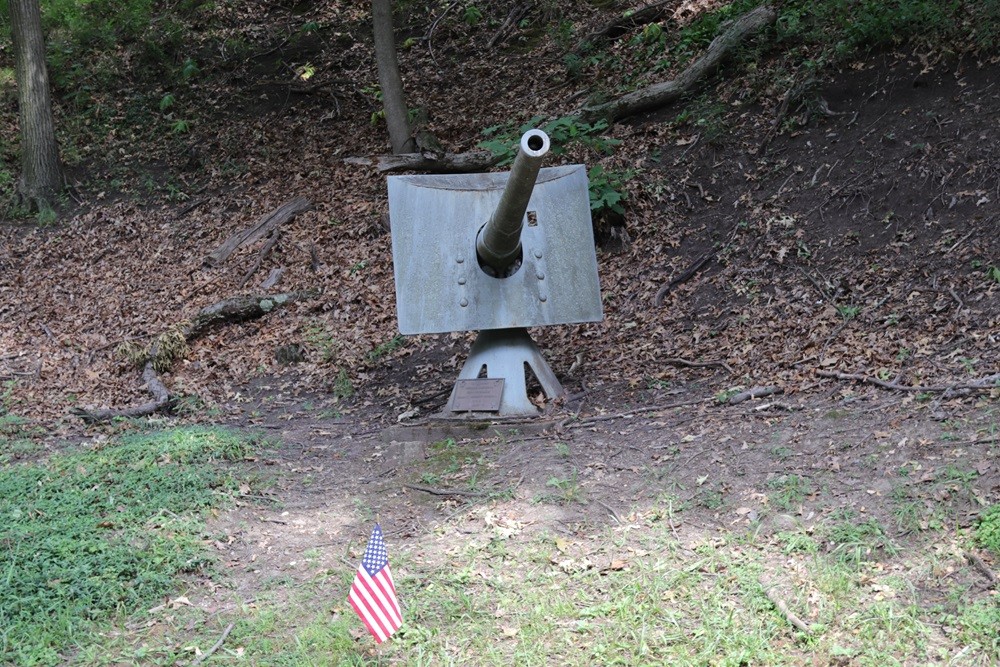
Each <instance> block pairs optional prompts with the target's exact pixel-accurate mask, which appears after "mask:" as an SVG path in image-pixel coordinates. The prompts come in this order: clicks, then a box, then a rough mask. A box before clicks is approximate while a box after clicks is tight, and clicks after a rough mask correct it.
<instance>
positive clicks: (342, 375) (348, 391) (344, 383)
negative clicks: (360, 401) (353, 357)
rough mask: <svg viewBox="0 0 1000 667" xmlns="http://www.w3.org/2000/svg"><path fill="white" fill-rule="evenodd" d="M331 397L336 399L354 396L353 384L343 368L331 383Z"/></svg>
mask: <svg viewBox="0 0 1000 667" xmlns="http://www.w3.org/2000/svg"><path fill="white" fill-rule="evenodd" d="M333 395H334V396H335V397H337V398H350V397H351V396H354V383H353V382H351V377H350V376H349V375H348V374H347V371H346V370H344V369H343V368H342V369H340V372H339V373H337V379H336V380H334V381H333Z"/></svg>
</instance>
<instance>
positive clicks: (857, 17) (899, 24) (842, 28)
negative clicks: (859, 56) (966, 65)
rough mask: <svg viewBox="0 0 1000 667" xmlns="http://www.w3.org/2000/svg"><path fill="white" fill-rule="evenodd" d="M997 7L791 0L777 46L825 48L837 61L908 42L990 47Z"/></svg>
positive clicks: (951, 1)
mask: <svg viewBox="0 0 1000 667" xmlns="http://www.w3.org/2000/svg"><path fill="white" fill-rule="evenodd" d="M998 23H1000V5H998V3H996V2H986V3H972V2H962V1H960V0H944V1H943V2H942V1H940V0H860V1H858V0H823V1H822V2H812V1H809V0H792V1H791V2H787V3H785V5H784V6H783V7H782V8H781V10H780V12H779V16H778V22H777V25H776V31H777V36H778V40H779V42H787V41H792V42H802V43H807V44H820V45H823V46H824V51H825V56H824V57H825V58H828V59H833V60H836V59H838V58H842V57H845V56H848V55H850V54H853V53H855V52H857V51H865V50H869V49H879V48H891V47H895V46H899V45H902V44H904V43H907V42H910V41H919V42H925V43H926V42H929V43H944V42H948V41H952V40H962V42H965V43H962V44H957V45H958V46H960V47H962V48H967V47H968V45H970V44H971V45H976V46H980V47H990V46H993V45H995V44H996V43H997V35H998Z"/></svg>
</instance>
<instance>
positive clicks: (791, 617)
mask: <svg viewBox="0 0 1000 667" xmlns="http://www.w3.org/2000/svg"><path fill="white" fill-rule="evenodd" d="M757 582H758V583H759V584H760V587H761V588H762V589H764V595H766V596H767V599H768V600H770V601H771V604H773V605H774V606H775V607H776V608H777V610H778V611H780V612H781V613H782V614H783V615H784V617H785V619H786V620H787V621H788V622H789V623H791V624H792V625H794V626H795V627H796V628H798V629H799V630H801V631H802V632H804V633H806V634H810V633H811V631H810V629H809V626H808V625H806V622H805V621H803V620H802V619H801V618H799V617H798V616H796V615H795V614H793V613H792V610H791V609H789V608H788V605H787V604H785V601H784V600H782V599H781V598H779V597H778V595H777V593H775V592H774V586H773V585H770V584H767V583H765V581H764V580H763V579H758V580H757Z"/></svg>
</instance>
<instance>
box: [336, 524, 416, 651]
mask: <svg viewBox="0 0 1000 667" xmlns="http://www.w3.org/2000/svg"><path fill="white" fill-rule="evenodd" d="M347 601H348V602H350V603H351V606H352V607H354V611H355V612H357V614H358V616H359V617H360V618H361V620H362V621H363V622H364V624H365V627H366V628H368V632H370V633H372V637H374V638H375V642H376V643H378V644H381V643H382V642H384V641H385V640H386V639H388V638H389V636H390V635H392V633H394V632H395V631H396V630H398V629H399V628H400V626H401V625H403V615H402V614H401V613H400V611H399V601H398V600H397V599H396V586H395V584H394V583H393V582H392V571H391V570H390V569H389V555H388V553H387V552H386V549H385V542H384V541H383V540H382V528H381V527H380V526H379V525H378V524H375V529H374V530H372V536H371V539H369V540H368V546H367V548H366V549H365V555H364V556H363V557H362V558H361V565H359V566H358V572H357V574H355V575H354V583H353V584H352V585H351V592H350V594H349V595H348V596H347Z"/></svg>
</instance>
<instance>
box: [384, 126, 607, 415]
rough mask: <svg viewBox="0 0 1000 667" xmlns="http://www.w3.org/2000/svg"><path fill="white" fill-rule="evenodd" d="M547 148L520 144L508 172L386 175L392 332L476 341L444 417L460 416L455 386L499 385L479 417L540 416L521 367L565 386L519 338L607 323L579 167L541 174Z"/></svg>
mask: <svg viewBox="0 0 1000 667" xmlns="http://www.w3.org/2000/svg"><path fill="white" fill-rule="evenodd" d="M547 150H548V137H547V136H545V134H544V133H543V132H540V131H538V130H533V131H531V132H529V133H526V134H525V135H524V137H522V140H521V151H520V152H519V154H518V157H517V159H516V160H515V162H514V166H513V169H512V171H511V172H510V173H503V174H462V175H431V176H391V177H389V179H388V186H389V212H390V220H391V226H392V255H393V265H394V270H395V279H396V308H397V314H398V319H399V330H400V332H401V333H404V334H427V333H444V332H451V331H480V332H482V333H481V334H480V336H479V338H478V339H477V341H476V344H475V345H474V346H473V349H472V351H471V353H470V356H469V360H468V361H467V363H466V366H465V367H464V368H463V370H462V372H461V374H460V375H459V385H456V390H455V391H453V393H452V399H451V400H450V401H449V403H448V407H447V408H446V409H445V412H446V413H447V412H460V411H463V410H473V411H476V410H483V409H484V408H482V407H480V408H475V407H472V408H463V407H462V406H463V405H464V404H465V403H464V402H463V401H462V400H460V399H461V396H460V395H459V394H460V392H459V390H458V386H460V384H461V383H462V382H463V381H465V382H466V383H467V384H469V383H471V382H472V381H473V380H475V379H477V378H482V377H483V376H484V375H485V377H486V378H492V379H497V378H500V379H503V380H504V383H501V384H502V385H503V398H502V400H501V401H500V402H499V404H498V405H497V406H496V407H494V408H485V410H489V411H494V412H498V413H499V414H500V415H525V414H534V413H537V409H536V408H535V407H534V406H533V405H532V404H531V402H530V401H529V400H528V397H527V393H526V389H525V378H524V365H525V364H526V365H527V366H528V367H529V368H531V369H532V370H533V371H534V373H535V375H536V377H537V378H538V379H539V381H540V383H541V384H542V388H543V390H544V391H545V393H546V394H547V395H548V396H549V397H550V398H552V397H554V396H557V395H559V394H561V393H562V387H561V386H560V385H559V382H558V380H556V377H555V375H554V374H553V373H552V371H551V369H549V367H548V364H547V363H546V362H545V360H544V358H543V357H542V355H541V352H540V351H539V350H538V348H537V346H536V345H535V344H534V342H533V341H532V340H531V338H530V337H529V336H528V334H527V332H526V331H525V329H526V328H527V327H533V326H544V325H552V324H572V323H579V322H598V321H600V320H601V319H602V318H603V311H602V307H601V294H600V285H599V282H598V274H597V257H596V255H595V251H594V237H593V228H592V224H591V219H590V198H589V195H588V187H587V172H586V169H585V168H584V167H583V166H582V165H571V166H565V167H550V168H544V169H540V168H539V163H540V159H541V157H542V156H543V155H544V154H545V152H546V151H547Z"/></svg>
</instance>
